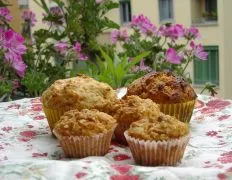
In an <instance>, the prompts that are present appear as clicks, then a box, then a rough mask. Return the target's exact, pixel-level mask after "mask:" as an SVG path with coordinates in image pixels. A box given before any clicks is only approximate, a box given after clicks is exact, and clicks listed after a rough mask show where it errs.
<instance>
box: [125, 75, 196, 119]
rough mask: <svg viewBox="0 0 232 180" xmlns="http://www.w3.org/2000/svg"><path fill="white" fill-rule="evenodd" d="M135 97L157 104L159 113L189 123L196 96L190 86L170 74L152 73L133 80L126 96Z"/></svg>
mask: <svg viewBox="0 0 232 180" xmlns="http://www.w3.org/2000/svg"><path fill="white" fill-rule="evenodd" d="M131 95H137V96H139V97H141V98H143V99H147V98H149V99H151V100H153V101H154V102H155V103H157V104H159V106H160V111H161V112H163V113H165V114H168V115H171V116H175V117H176V118H177V119H178V120H180V121H182V122H189V121H190V119H191V116H192V112H193V109H194V105H195V102H196V98H197V95H196V93H195V91H194V89H193V88H192V87H191V86H190V84H189V83H188V82H187V81H186V80H185V79H183V78H182V77H178V76H176V75H174V74H173V73H171V72H153V73H150V74H148V75H146V76H144V77H142V78H140V79H137V80H135V81H134V82H133V83H132V84H131V85H130V86H129V87H128V90H127V96H131Z"/></svg>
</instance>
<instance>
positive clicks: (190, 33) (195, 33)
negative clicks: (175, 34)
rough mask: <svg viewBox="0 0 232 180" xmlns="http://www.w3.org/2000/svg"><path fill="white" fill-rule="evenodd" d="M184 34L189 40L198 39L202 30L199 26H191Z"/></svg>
mask: <svg viewBox="0 0 232 180" xmlns="http://www.w3.org/2000/svg"><path fill="white" fill-rule="evenodd" d="M184 36H185V37H186V39H188V40H191V39H198V38H200V32H199V30H198V29H197V28H195V27H190V28H186V29H185V32H184Z"/></svg>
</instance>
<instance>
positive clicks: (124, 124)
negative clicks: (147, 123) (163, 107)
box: [114, 96, 160, 144]
mask: <svg viewBox="0 0 232 180" xmlns="http://www.w3.org/2000/svg"><path fill="white" fill-rule="evenodd" d="M159 114H160V110H159V107H158V105H157V104H155V103H154V102H153V101H152V100H150V99H141V98H140V97H138V96H126V97H124V98H123V99H120V100H118V101H117V103H116V104H115V106H114V118H115V119H116V120H117V122H118V126H117V128H116V130H115V136H116V139H117V140H118V141H119V142H121V143H124V144H126V139H125V137H124V132H125V131H126V130H127V129H128V128H129V127H130V124H131V123H132V122H135V121H139V120H141V119H143V118H148V119H149V118H158V117H159Z"/></svg>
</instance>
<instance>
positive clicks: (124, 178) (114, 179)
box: [110, 175, 139, 180]
mask: <svg viewBox="0 0 232 180" xmlns="http://www.w3.org/2000/svg"><path fill="white" fill-rule="evenodd" d="M110 180H139V176H138V175H113V176H111V177H110Z"/></svg>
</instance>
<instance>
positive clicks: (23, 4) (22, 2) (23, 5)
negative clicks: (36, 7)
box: [18, 0, 29, 9]
mask: <svg viewBox="0 0 232 180" xmlns="http://www.w3.org/2000/svg"><path fill="white" fill-rule="evenodd" d="M18 3H19V8H20V9H28V8H29V7H28V4H29V3H28V0H18Z"/></svg>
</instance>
